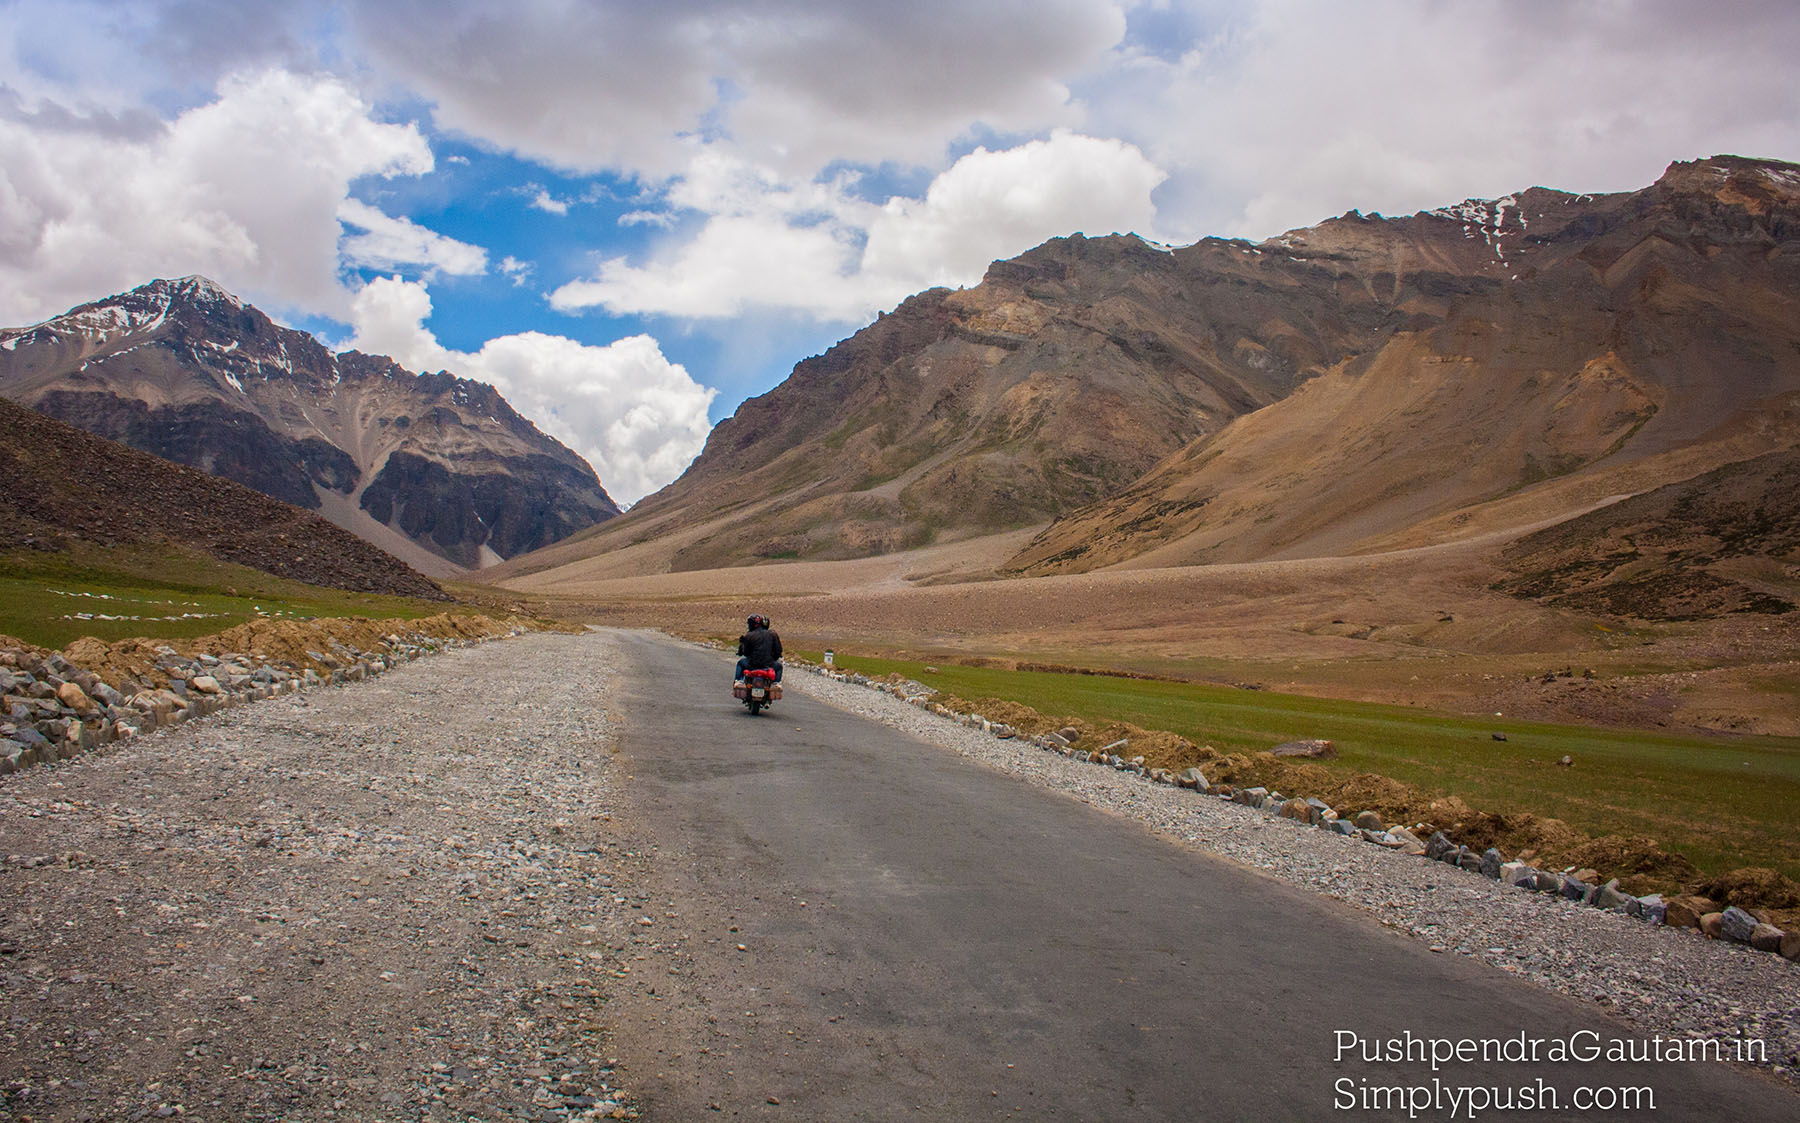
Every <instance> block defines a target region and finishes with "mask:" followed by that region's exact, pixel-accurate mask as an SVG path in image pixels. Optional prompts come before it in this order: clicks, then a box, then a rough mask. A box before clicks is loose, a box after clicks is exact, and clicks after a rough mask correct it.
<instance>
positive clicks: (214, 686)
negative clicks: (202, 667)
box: [188, 675, 220, 694]
mask: <svg viewBox="0 0 1800 1123" xmlns="http://www.w3.org/2000/svg"><path fill="white" fill-rule="evenodd" d="M188 689H190V690H193V691H197V692H198V693H201V694H217V693H219V690H220V686H219V680H218V679H216V678H214V677H212V676H211V675H195V676H194V677H193V678H191V679H188Z"/></svg>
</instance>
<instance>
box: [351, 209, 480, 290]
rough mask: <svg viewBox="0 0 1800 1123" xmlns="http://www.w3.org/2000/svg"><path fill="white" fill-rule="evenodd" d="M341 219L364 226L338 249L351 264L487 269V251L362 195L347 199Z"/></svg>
mask: <svg viewBox="0 0 1800 1123" xmlns="http://www.w3.org/2000/svg"><path fill="white" fill-rule="evenodd" d="M338 219H339V220H340V221H342V222H343V223H344V225H346V226H353V227H355V228H357V229H358V230H361V231H362V233H361V234H347V235H345V236H344V238H343V240H342V241H341V242H339V243H338V252H339V253H340V254H342V256H343V259H344V260H345V261H346V262H348V263H350V264H352V265H361V266H366V267H367V268H370V269H394V268H397V267H399V266H403V265H416V266H422V267H424V268H425V269H427V270H429V271H430V272H434V273H448V274H451V275H452V276H463V277H466V276H471V275H475V274H480V273H485V272H487V251H486V250H484V249H482V248H481V247H480V246H472V245H470V244H469V243H467V242H459V241H457V240H456V239H455V238H449V237H445V236H444V235H442V234H439V233H437V232H436V231H434V230H427V229H426V228H425V227H423V226H420V225H419V224H418V223H416V222H414V221H412V220H411V219H409V218H395V217H394V216H392V215H389V214H385V213H383V212H382V211H381V210H380V209H379V208H377V207H372V206H370V205H369V204H367V203H365V202H363V201H362V200H360V199H345V200H344V201H343V202H342V203H341V204H339V206H338Z"/></svg>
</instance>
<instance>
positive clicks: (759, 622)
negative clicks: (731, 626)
mask: <svg viewBox="0 0 1800 1123" xmlns="http://www.w3.org/2000/svg"><path fill="white" fill-rule="evenodd" d="M744 623H745V624H746V625H748V627H749V628H750V630H751V631H753V632H754V631H755V630H756V629H758V628H766V627H768V626H769V618H768V617H767V616H752V617H750V619H748V620H746V621H744Z"/></svg>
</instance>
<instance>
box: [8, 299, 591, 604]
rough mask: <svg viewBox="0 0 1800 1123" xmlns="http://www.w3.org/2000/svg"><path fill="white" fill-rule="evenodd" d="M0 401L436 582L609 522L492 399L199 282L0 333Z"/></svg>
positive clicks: (583, 475)
mask: <svg viewBox="0 0 1800 1123" xmlns="http://www.w3.org/2000/svg"><path fill="white" fill-rule="evenodd" d="M0 394H4V395H5V396H7V397H9V398H12V399H13V400H15V401H18V402H20V403H22V404H25V405H28V406H31V407H32V408H34V409H37V410H39V411H40V412H43V413H46V414H49V415H51V416H54V417H58V418H61V419H63V420H66V421H69V422H71V423H73V424H76V425H79V426H80V427H82V428H84V429H86V430H88V431H89V432H93V433H96V434H98V435H100V436H103V437H107V438H110V439H114V440H119V441H123V442H124V443H126V444H129V445H131V446H133V447H135V448H139V449H142V450H144V451H146V452H152V453H155V454H157V455H159V456H162V457H164V458H166V459H171V460H174V461H177V462H178V463H184V464H188V465H190V466H192V467H196V468H200V469H202V470H204V471H208V472H211V473H213V474H215V475H220V476H224V477H226V478H228V479H232V480H236V481H237V482H239V483H242V484H245V485H246V486H249V487H253V488H255V489H256V490H258V491H261V492H263V493H264V494H265V495H270V496H273V497H275V498H277V499H280V500H282V501H284V502H287V503H291V504H293V505H295V506H298V507H304V508H307V509H309V510H316V511H319V512H320V513H321V514H323V515H324V516H325V517H327V518H329V519H331V520H332V521H333V522H335V523H337V524H338V525H340V526H343V527H345V528H346V529H349V530H352V531H354V532H356V533H358V534H360V535H362V536H363V537H365V538H367V539H369V540H370V541H372V542H374V543H375V544H377V545H379V546H381V547H383V548H384V549H387V550H388V551H389V552H391V553H395V554H397V555H399V556H402V557H403V558H404V559H405V560H407V561H408V562H410V563H412V564H414V565H417V566H419V567H420V568H422V569H424V570H426V571H428V572H432V573H433V574H435V575H437V576H452V575H455V574H457V573H461V572H464V571H466V570H469V569H476V568H479V567H481V566H482V565H486V564H492V563H494V562H498V561H500V560H502V559H503V558H506V557H511V556H514V555H516V554H520V553H524V552H527V551H530V550H532V549H536V548H538V547H541V546H545V545H548V544H550V543H552V542H555V541H557V540H559V539H562V538H565V537H567V536H568V535H570V534H572V533H574V532H576V531H578V530H581V529H584V528H586V527H588V526H592V525H593V524H595V523H597V522H600V521H603V520H605V519H608V518H611V517H612V516H613V515H615V514H617V513H618V507H617V505H616V504H614V503H613V501H612V499H611V498H610V497H609V496H607V494H606V492H605V490H604V489H603V488H602V487H601V485H600V481H599V480H598V478H597V477H596V476H595V475H594V472H593V469H592V468H591V467H589V466H588V464H587V463H586V462H585V461H584V460H582V459H581V458H580V457H579V456H577V455H576V454H575V453H573V452H571V451H570V450H568V449H567V448H565V447H563V446H562V445H561V444H559V443H558V442H556V441H555V440H553V439H552V438H550V437H548V436H546V435H545V434H543V433H542V432H540V431H539V430H538V429H537V427H536V426H534V425H533V424H532V423H531V422H530V421H528V420H526V419H525V418H523V417H521V416H520V415H519V414H518V413H517V412H516V411H515V410H514V409H513V408H512V407H511V406H510V405H509V404H508V403H507V402H506V400H505V399H504V398H503V397H501V396H500V394H499V393H498V392H497V391H496V390H495V389H494V388H493V387H491V386H488V385H486V384H484V383H480V382H475V381H471V380H469V379H462V378H457V377H455V376H454V375H451V374H449V373H446V372H438V373H436V374H414V373H412V372H410V371H408V370H406V369H404V368H402V367H400V366H399V365H398V364H396V363H394V362H393V361H391V360H389V359H387V358H385V357H382V356H375V355H365V354H362V353H360V352H356V351H346V352H343V353H341V354H334V353H332V352H331V351H330V350H329V349H327V348H326V347H325V346H324V345H322V344H320V343H319V342H318V340H316V339H315V338H313V337H312V336H311V335H309V334H307V333H305V332H301V331H295V330H293V329H289V328H284V327H280V326H278V325H277V324H275V323H274V322H273V321H271V320H270V319H269V318H268V317H267V316H265V315H263V314H262V313H261V312H260V311H258V310H257V309H255V308H254V307H251V306H249V305H246V304H244V303H243V302H242V301H240V300H238V299H237V298H236V297H235V296H233V295H231V294H230V293H228V292H226V291H225V290H224V289H222V288H220V287H219V286H218V285H216V284H214V283H213V282H211V281H209V280H207V279H205V278H203V277H185V278H181V279H179V280H157V281H152V282H150V283H149V284H146V285H143V286H141V287H139V288H136V289H133V290H131V291H130V292H128V293H124V294H121V295H119V296H115V297H110V298H107V299H105V300H100V301H95V302H93V303H90V304H85V305H82V306H80V307H78V308H74V309H71V310H70V311H69V312H67V313H65V314H64V315H62V316H58V317H55V318H53V319H51V320H47V321H45V322H43V323H41V324H37V325H34V326H31V327H27V328H19V329H13V330H10V331H0Z"/></svg>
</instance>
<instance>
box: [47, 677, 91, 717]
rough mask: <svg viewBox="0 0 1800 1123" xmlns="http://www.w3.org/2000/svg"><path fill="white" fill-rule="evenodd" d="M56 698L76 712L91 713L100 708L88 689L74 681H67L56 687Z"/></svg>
mask: <svg viewBox="0 0 1800 1123" xmlns="http://www.w3.org/2000/svg"><path fill="white" fill-rule="evenodd" d="M56 700H57V701H58V702H61V703H62V704H63V705H65V706H67V707H69V708H70V709H71V710H74V711H75V712H76V713H82V714H85V713H91V712H93V711H94V710H97V709H99V708H100V707H99V706H96V705H94V700H93V699H92V698H89V697H88V696H87V691H85V690H83V689H81V687H80V686H78V685H76V684H75V683H72V682H65V683H63V684H62V685H61V686H59V687H57V688H56Z"/></svg>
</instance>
